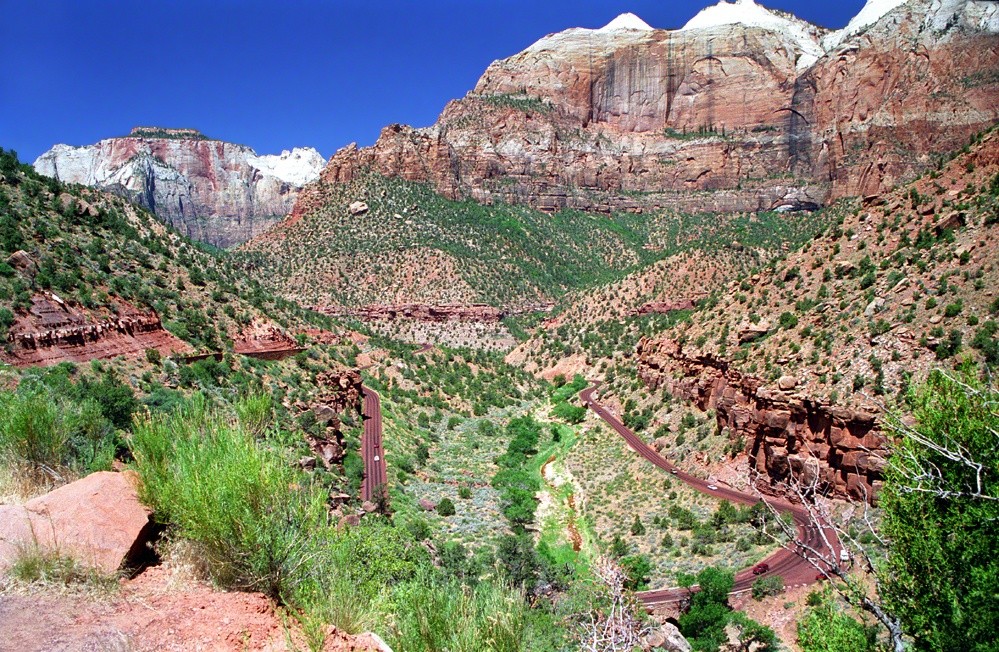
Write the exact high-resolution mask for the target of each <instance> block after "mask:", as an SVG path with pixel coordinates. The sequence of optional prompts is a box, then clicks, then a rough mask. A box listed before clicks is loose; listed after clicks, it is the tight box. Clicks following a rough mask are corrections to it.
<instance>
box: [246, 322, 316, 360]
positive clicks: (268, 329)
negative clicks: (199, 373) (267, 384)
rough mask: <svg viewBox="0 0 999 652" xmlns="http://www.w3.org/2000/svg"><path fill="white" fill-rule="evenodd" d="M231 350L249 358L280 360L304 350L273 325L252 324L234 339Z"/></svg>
mask: <svg viewBox="0 0 999 652" xmlns="http://www.w3.org/2000/svg"><path fill="white" fill-rule="evenodd" d="M233 350H234V351H235V352H236V353H238V354H240V355H246V356H250V357H251V358H260V359H262V360H282V359H284V358H287V357H289V356H292V355H295V354H296V353H299V352H301V351H304V350H305V349H303V348H302V347H300V346H298V342H296V341H295V340H294V339H292V338H291V336H290V335H288V334H287V333H286V332H284V331H283V330H281V329H280V328H278V327H277V326H275V325H274V324H270V323H264V322H254V323H251V324H250V325H249V326H247V327H246V328H244V329H243V331H242V332H240V334H239V335H237V336H236V337H235V339H234V341H233Z"/></svg>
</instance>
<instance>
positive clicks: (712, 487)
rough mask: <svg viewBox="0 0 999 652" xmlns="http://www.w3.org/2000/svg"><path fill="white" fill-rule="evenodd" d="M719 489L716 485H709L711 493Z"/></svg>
mask: <svg viewBox="0 0 999 652" xmlns="http://www.w3.org/2000/svg"><path fill="white" fill-rule="evenodd" d="M717 488H718V487H716V486H715V485H713V484H709V485H708V489H710V490H711V491H714V490H715V489H717Z"/></svg>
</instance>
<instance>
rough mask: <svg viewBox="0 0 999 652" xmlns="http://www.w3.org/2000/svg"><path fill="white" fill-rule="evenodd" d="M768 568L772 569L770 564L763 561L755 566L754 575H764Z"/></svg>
mask: <svg viewBox="0 0 999 652" xmlns="http://www.w3.org/2000/svg"><path fill="white" fill-rule="evenodd" d="M768 570H770V564H766V563H763V562H761V563H759V564H756V565H755V566H753V575H762V574H763V573H766V572H767V571H768Z"/></svg>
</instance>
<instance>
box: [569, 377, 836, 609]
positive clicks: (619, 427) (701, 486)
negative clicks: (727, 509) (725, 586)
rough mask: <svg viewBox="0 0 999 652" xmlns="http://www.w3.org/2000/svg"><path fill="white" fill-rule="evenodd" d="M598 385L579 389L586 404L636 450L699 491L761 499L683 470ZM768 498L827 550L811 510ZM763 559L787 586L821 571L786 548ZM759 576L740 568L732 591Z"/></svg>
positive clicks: (676, 595) (655, 596)
mask: <svg viewBox="0 0 999 652" xmlns="http://www.w3.org/2000/svg"><path fill="white" fill-rule="evenodd" d="M596 388H597V385H592V386H590V387H588V388H586V389H584V390H583V391H581V392H580V393H579V397H580V399H582V401H583V404H584V405H586V406H587V407H589V408H591V409H592V410H593V411H594V412H596V413H597V416H599V417H600V418H601V419H603V420H604V421H606V422H607V424H608V425H610V427H611V428H613V429H614V431H615V432H617V433H618V434H619V435H621V436H622V437H623V438H624V439H625V441H627V442H628V445H629V446H631V448H632V449H633V450H634V451H635V452H637V453H638V454H639V455H641V456H642V457H644V458H645V459H647V460H648V461H649V462H651V463H652V464H654V465H656V466H657V467H659V468H660V469H662V470H664V471H667V472H669V473H670V474H672V475H673V476H674V477H676V478H678V479H680V480H682V481H683V482H685V483H687V484H688V485H690V486H691V487H693V488H694V489H696V490H697V491H700V492H701V493H704V494H707V495H709V496H714V497H715V498H719V499H723V500H728V501H731V502H733V503H738V504H742V505H754V504H756V503H758V502H760V500H761V499H760V497H759V496H753V495H750V494H744V493H741V492H739V491H735V490H734V489H729V488H727V487H721V486H717V488H715V489H708V485H709V484H711V483H709V482H707V481H705V480H701V479H700V478H695V477H694V476H692V475H690V474H688V473H685V472H683V471H681V470H680V469H679V468H677V467H676V466H674V465H673V464H671V463H670V462H669V461H668V460H667V459H666V458H664V457H662V456H661V455H660V454H659V453H657V452H656V451H655V450H653V449H652V448H651V447H650V446H649V445H648V444H646V443H645V442H644V441H642V439H641V438H639V437H638V435H636V434H635V433H633V432H632V431H631V430H629V429H628V428H627V427H626V426H625V425H624V424H623V423H621V422H620V421H619V420H618V419H617V418H616V417H615V416H614V415H612V414H611V413H610V412H609V411H608V410H607V408H605V407H603V406H602V405H600V404H599V403H597V402H596V401H595V400H594V399H593V392H594V391H595V390H596ZM716 485H717V483H716ZM768 502H770V503H771V504H772V505H774V506H775V507H776V508H777V509H778V510H780V511H781V512H782V513H789V514H791V516H792V517H793V518H794V522H795V524H796V525H797V528H798V541H800V542H804V543H806V544H807V545H809V546H813V547H814V548H815V549H817V550H825V546H824V545H823V543H822V536H821V535H820V533H819V531H818V529H817V528H816V527H814V526H813V525H812V523H811V520H810V519H809V516H808V512H807V511H806V510H805V509H804V508H803V507H801V506H798V505H792V504H790V503H787V502H778V501H776V500H774V499H769V500H768ZM826 536H827V537H828V539H829V541H830V542H831V543H832V544H833V546H836V547H838V545H839V544H838V542H837V540H836V534H835V532H834V531H833V530H832V529H830V528H826ZM837 552H838V551H837ZM763 561H764V562H766V563H767V564H768V565H769V566H770V570H769V571H767V572H766V573H765V574H764V575H762V577H767V576H771V575H780V576H781V577H783V578H784V583H785V585H787V586H793V585H797V584H810V583H812V582H815V581H816V579H815V578H816V575H817V571H816V570H815V567H814V566H812V565H811V564H810V563H809V562H807V561H805V560H804V559H802V558H801V557H799V556H798V555H796V554H795V553H794V552H792V551H790V550H786V549H783V548H782V549H780V550H778V551H777V552H775V553H774V554H772V555H770V556H769V557H767V558H766V559H765V560H763ZM758 577H760V576H755V575H753V572H752V569H751V568H747V569H744V570H742V571H739V572H738V573H736V575H735V587H734V588H733V591H732V592H733V593H739V592H742V591H746V590H749V589H750V588H751V587H752V585H753V582H754V581H755V580H756V579H757V578H758ZM689 594H690V593H689V591H688V590H687V589H684V588H679V587H677V588H671V589H659V590H656V591H642V592H639V593H638V594H637V595H638V598H639V599H640V600H641V601H642V602H643V603H644V604H645V605H647V606H649V605H655V604H662V603H665V602H678V601H680V600H682V599H684V598H685V597H687V596H688V595H689Z"/></svg>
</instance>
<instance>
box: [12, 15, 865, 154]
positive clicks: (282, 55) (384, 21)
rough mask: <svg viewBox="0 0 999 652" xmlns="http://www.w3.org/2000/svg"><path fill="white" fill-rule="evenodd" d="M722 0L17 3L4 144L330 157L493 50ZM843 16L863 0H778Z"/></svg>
mask: <svg viewBox="0 0 999 652" xmlns="http://www.w3.org/2000/svg"><path fill="white" fill-rule="evenodd" d="M713 2H714V0H700V1H692V0H621V1H619V0H602V1H597V0H564V1H563V0H533V1H528V0H505V1H500V0H490V1H486V0H439V1H431V0H426V1H423V2H416V1H406V0H367V1H364V0H326V1H325V2H321V1H318V0H316V1H305V0H302V1H296V0H286V1H284V2H262V1H255V0H243V1H235V0H211V1H209V0H204V1H202V2H195V1H193V0H173V1H166V0H133V1H132V2H120V1H119V2H111V1H103V2H102V1H89V0H51V1H47V0H39V1H38V2H4V3H2V5H0V6H2V7H3V12H2V19H0V62H2V70H3V73H2V75H0V146H3V147H5V148H7V149H15V150H17V151H18V153H19V155H20V157H21V159H22V160H25V161H28V162H30V161H32V160H34V158H35V157H36V156H38V155H39V154H41V153H42V152H43V151H45V150H46V149H48V148H49V147H51V146H52V145H53V144H55V143H69V144H72V145H83V144H87V143H92V142H96V141H98V140H100V139H101V138H107V137H110V136H116V135H122V134H125V133H127V132H128V131H129V129H130V128H131V127H133V126H135V125H157V126H164V127H193V128H196V129H200V130H201V131H203V132H204V133H206V134H207V135H209V136H211V137H214V138H219V139H222V140H228V141H233V142H239V143H244V144H246V145H250V146H251V147H253V148H254V149H256V150H257V152H258V153H261V154H270V153H277V152H279V151H281V150H282V149H289V148H291V147H294V146H305V145H309V146H313V147H316V148H317V149H318V150H319V151H320V152H321V153H322V154H323V156H326V157H328V156H329V155H330V154H331V153H333V152H334V151H335V150H336V149H338V148H340V147H342V146H344V145H346V144H348V143H350V142H352V141H356V142H358V143H360V144H361V145H367V144H371V143H372V142H374V140H375V139H376V138H377V137H378V133H379V131H380V130H381V128H382V127H383V126H385V125H388V124H391V123H396V122H400V123H405V124H412V125H415V126H425V125H428V124H431V123H433V122H434V120H435V119H436V117H437V115H438V113H439V112H440V111H441V109H442V108H443V107H444V104H445V103H446V102H447V101H448V100H450V99H452V98H456V97H461V96H463V95H464V94H465V93H466V92H467V91H468V90H470V89H471V88H472V87H473V86H474V85H475V82H476V80H477V79H478V77H479V75H480V74H481V73H482V72H483V71H484V70H485V68H486V66H488V65H489V63H490V62H492V61H493V60H495V59H500V58H503V57H507V56H510V55H512V54H514V53H516V52H518V51H520V50H522V49H523V48H524V47H526V46H528V45H529V44H531V43H533V42H534V41H536V40H537V39H539V38H540V37H542V36H544V35H545V34H548V33H550V32H556V31H559V30H562V29H566V28H569V27H577V26H578V27H601V26H603V25H604V24H606V23H608V22H609V21H610V20H611V19H613V18H614V17H615V16H617V15H618V14H620V13H623V12H625V11H631V12H633V13H635V14H637V15H638V16H640V17H641V18H642V19H644V20H645V21H646V22H647V23H649V24H650V25H652V26H653V27H660V28H677V27H680V26H682V25H683V24H684V23H685V22H686V21H687V20H688V19H690V18H691V17H692V16H693V15H694V14H695V13H697V11H698V10H700V9H701V8H703V7H704V6H706V5H708V4H713ZM761 4H764V5H766V6H769V7H771V8H775V9H783V10H785V11H791V12H793V13H795V14H796V15H798V16H799V17H801V18H804V19H806V20H809V21H811V22H814V23H817V24H819V25H822V26H825V27H830V28H838V27H842V26H843V25H845V24H846V23H847V21H849V19H850V18H851V17H852V16H853V15H854V14H856V13H857V12H858V11H859V10H860V8H861V7H862V6H863V4H864V0H841V1H839V2H834V3H830V2H827V1H807V2H806V1H802V0H798V1H795V0H769V1H765V2H762V3H761Z"/></svg>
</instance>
